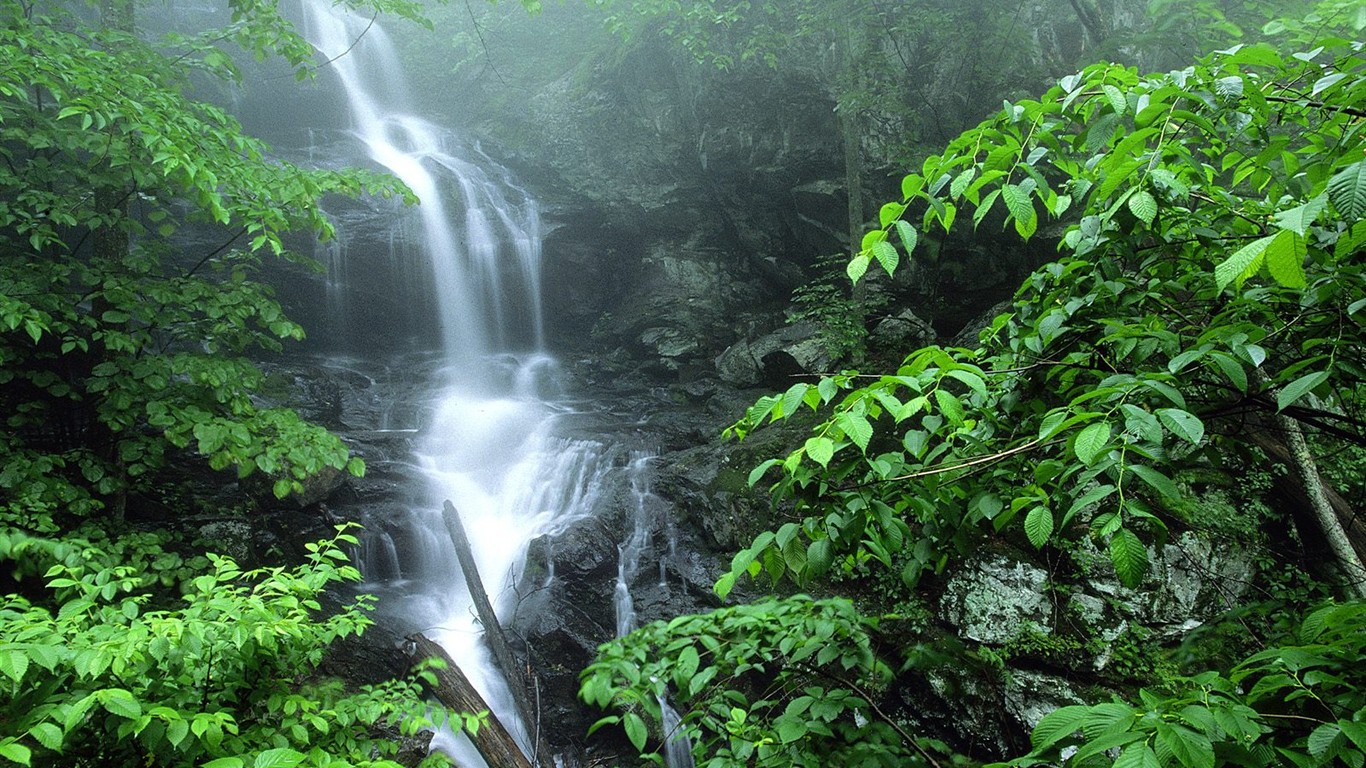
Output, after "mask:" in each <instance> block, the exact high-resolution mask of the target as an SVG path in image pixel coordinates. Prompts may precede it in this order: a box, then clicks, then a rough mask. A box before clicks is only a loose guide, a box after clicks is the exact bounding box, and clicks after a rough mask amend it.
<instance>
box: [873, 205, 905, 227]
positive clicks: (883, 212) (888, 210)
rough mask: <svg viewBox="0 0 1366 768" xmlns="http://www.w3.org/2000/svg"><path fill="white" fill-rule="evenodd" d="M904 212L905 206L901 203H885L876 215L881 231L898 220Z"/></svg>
mask: <svg viewBox="0 0 1366 768" xmlns="http://www.w3.org/2000/svg"><path fill="white" fill-rule="evenodd" d="M905 211H906V206H905V205H903V204H902V203H885V204H884V205H883V206H882V208H880V209H879V210H878V213H877V218H878V225H879V226H881V227H882V228H883V229H886V228H887V226H888V225H889V224H891V223H892V222H894V221H896V220H897V219H898V218H900V217H901V214H902V213H904V212H905Z"/></svg>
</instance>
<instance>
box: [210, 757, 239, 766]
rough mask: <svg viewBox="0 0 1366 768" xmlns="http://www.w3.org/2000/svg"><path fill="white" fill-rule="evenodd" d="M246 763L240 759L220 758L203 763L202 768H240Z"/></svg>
mask: <svg viewBox="0 0 1366 768" xmlns="http://www.w3.org/2000/svg"><path fill="white" fill-rule="evenodd" d="M244 765H246V763H243V762H242V758H240V757H220V758H218V759H217V760H211V761H209V762H207V763H204V768H242V766H244Z"/></svg>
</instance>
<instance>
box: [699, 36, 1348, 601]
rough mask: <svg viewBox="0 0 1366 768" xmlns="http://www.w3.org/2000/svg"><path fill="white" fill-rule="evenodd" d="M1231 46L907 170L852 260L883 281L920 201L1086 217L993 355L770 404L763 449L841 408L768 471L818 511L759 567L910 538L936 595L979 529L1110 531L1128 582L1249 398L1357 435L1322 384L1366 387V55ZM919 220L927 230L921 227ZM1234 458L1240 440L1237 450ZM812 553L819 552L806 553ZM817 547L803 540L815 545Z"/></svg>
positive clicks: (933, 216)
mask: <svg viewBox="0 0 1366 768" xmlns="http://www.w3.org/2000/svg"><path fill="white" fill-rule="evenodd" d="M1317 42H1318V43H1320V44H1321V45H1319V46H1318V47H1317V48H1316V49H1315V50H1313V51H1309V52H1304V53H1297V54H1294V55H1283V54H1281V53H1278V52H1277V51H1276V50H1275V49H1273V48H1272V47H1270V46H1269V45H1265V44H1259V45H1253V46H1242V47H1238V48H1236V49H1231V50H1228V51H1224V52H1220V53H1217V54H1215V55H1213V56H1211V57H1209V58H1207V59H1205V60H1203V61H1202V62H1201V63H1199V64H1198V65H1196V66H1194V67H1190V68H1187V69H1185V70H1181V71H1177V72H1173V73H1169V74H1167V75H1161V76H1153V77H1148V78H1141V77H1139V76H1138V75H1137V74H1136V73H1135V72H1133V71H1132V70H1129V69H1126V68H1123V67H1119V66H1116V65H1098V66H1095V67H1091V68H1088V69H1086V70H1084V71H1083V72H1081V73H1079V74H1078V75H1075V76H1072V77H1068V78H1064V80H1063V81H1062V83H1061V84H1060V85H1059V86H1058V87H1057V88H1054V89H1053V90H1051V91H1050V92H1049V93H1047V94H1045V95H1044V96H1043V97H1042V98H1041V99H1040V100H1038V101H1021V102H1018V103H1014V104H1007V105H1006V108H1005V109H1004V110H1003V111H1002V112H1001V113H1000V114H999V115H998V116H996V117H994V118H992V119H991V120H988V121H987V122H985V123H983V124H982V125H981V126H979V127H978V128H977V129H974V130H972V131H969V132H967V133H965V134H964V135H963V136H961V137H960V138H959V139H957V140H955V141H954V142H952V143H951V144H950V146H949V149H948V151H947V152H945V153H944V154H942V155H938V156H934V157H930V158H928V159H927V160H926V161H925V162H924V165H923V170H922V172H921V173H917V174H911V175H909V176H907V177H906V178H905V179H904V181H903V193H904V199H903V200H902V201H900V202H897V203H892V204H889V207H886V208H884V215H883V217H882V219H883V221H882V224H883V226H882V228H881V229H879V230H875V231H873V232H872V233H870V234H869V235H868V236H867V237H866V238H865V239H864V243H863V251H862V252H861V253H860V254H859V255H857V256H856V257H855V258H854V259H853V261H852V262H851V267H850V271H851V274H861V273H862V272H863V271H864V270H865V269H866V267H867V266H868V265H869V264H871V263H872V262H873V261H874V260H876V261H878V262H879V263H881V264H883V265H884V266H887V265H889V264H891V263H892V260H891V259H889V258H888V257H887V256H886V255H885V253H884V252H885V251H886V250H887V249H888V248H892V247H893V246H892V243H893V239H894V238H893V232H896V233H897V234H896V236H895V239H896V240H898V241H900V242H901V243H902V245H903V247H904V248H906V249H907V250H909V249H911V248H913V247H914V244H915V237H914V236H913V235H908V234H906V232H907V231H908V230H910V228H909V227H902V226H900V225H901V224H903V223H904V222H905V217H906V216H907V215H908V214H910V212H911V211H913V210H915V209H917V207H918V208H920V209H923V211H924V213H923V215H922V216H921V220H920V221H919V225H920V227H921V228H923V229H929V228H931V227H935V226H938V227H942V228H943V229H945V230H948V229H950V228H951V227H952V226H953V224H954V223H955V221H959V217H958V216H957V211H958V208H959V206H962V207H964V208H967V209H971V210H972V211H973V217H972V218H973V220H974V222H975V223H977V224H980V223H981V222H982V221H984V220H985V214H986V212H988V211H990V210H992V209H993V207H995V209H996V210H997V211H998V212H999V213H1000V214H1001V215H1002V216H1003V217H1004V221H1005V223H1006V224H1007V225H1012V226H1013V227H1014V228H1015V230H1016V231H1017V232H1018V233H1019V234H1020V235H1021V236H1023V237H1029V236H1031V235H1032V234H1033V233H1034V232H1035V231H1036V230H1037V229H1038V226H1039V222H1040V215H1041V212H1042V213H1043V214H1046V215H1047V214H1051V215H1053V216H1057V217H1063V216H1066V217H1067V218H1065V219H1064V221H1066V222H1068V224H1067V228H1066V232H1065V234H1064V235H1063V237H1062V245H1061V248H1062V250H1063V252H1064V255H1063V256H1062V258H1060V259H1059V260H1058V261H1056V262H1054V263H1051V264H1049V265H1047V266H1045V267H1044V268H1043V269H1041V270H1040V271H1038V272H1036V273H1035V274H1034V275H1033V276H1032V277H1031V278H1030V279H1029V280H1028V281H1027V282H1026V283H1025V285H1024V286H1023V287H1022V288H1021V289H1020V291H1019V293H1018V294H1017V296H1016V303H1015V306H1014V307H1013V308H1012V310H1011V311H1010V312H1009V313H1007V314H1004V315H1002V316H1000V317H998V318H996V320H995V321H994V322H993V323H992V324H991V325H990V326H989V327H988V328H987V329H986V330H984V331H983V332H982V335H981V338H980V346H979V347H977V348H975V349H951V350H946V349H940V348H933V347H932V348H927V349H922V350H919V351H916V352H914V353H913V354H911V355H910V356H909V357H908V358H906V360H905V362H904V364H903V365H902V366H901V367H900V368H899V369H898V370H897V371H896V372H895V374H888V375H882V376H873V377H868V376H856V375H852V374H848V375H841V376H833V377H829V378H826V379H824V380H822V381H821V382H820V383H819V384H798V385H794V387H792V388H791V389H790V390H789V391H788V392H786V393H785V394H784V395H782V396H780V397H779V396H774V397H768V398H764V399H762V400H760V401H759V403H757V404H756V405H755V406H754V407H752V408H751V409H750V410H749V411H748V412H747V414H746V415H745V418H744V419H742V420H741V421H739V422H738V423H737V424H736V425H734V426H733V427H732V428H731V433H732V434H734V435H736V436H739V437H743V436H745V435H746V434H748V433H749V432H750V431H752V430H753V429H755V428H757V427H759V426H760V425H761V424H762V423H764V422H768V421H777V420H782V419H786V418H789V417H790V416H791V415H792V414H793V413H795V412H797V411H798V410H800V409H802V408H810V409H811V410H812V411H815V412H817V413H820V414H823V415H824V416H825V420H824V421H822V422H820V423H819V424H818V425H817V426H816V427H815V428H814V430H813V436H812V437H811V438H809V439H808V440H807V441H806V443H805V445H804V446H802V447H800V448H798V449H797V450H795V451H793V452H792V453H790V454H788V455H787V456H786V457H785V458H781V459H773V460H770V461H769V462H766V463H765V464H763V465H761V466H760V467H759V468H758V469H756V473H755V474H754V475H752V479H754V480H756V481H757V480H758V479H759V478H760V477H761V476H762V475H763V473H765V472H766V471H767V470H769V469H770V468H774V467H777V468H779V469H780V471H781V476H780V479H779V480H778V482H777V484H776V485H775V492H776V493H777V494H779V495H781V496H788V497H792V498H794V499H795V500H796V502H797V504H798V507H799V509H801V510H813V511H815V512H817V513H818V514H814V515H809V516H807V517H806V518H805V519H804V521H803V523H802V524H801V525H800V526H793V528H794V529H795V530H796V532H797V534H798V535H797V536H794V537H790V538H789V539H787V540H786V541H784V542H782V543H781V544H780V543H779V542H778V541H777V539H776V538H775V537H772V536H768V535H766V536H765V537H761V538H760V539H759V540H757V541H756V542H755V543H754V545H753V546H752V547H750V548H749V549H748V550H746V552H745V553H742V555H743V557H739V558H737V560H736V563H735V565H736V566H737V567H735V568H734V569H733V571H732V574H731V576H729V577H727V579H723V580H722V582H721V583H720V584H718V592H719V593H720V594H722V595H724V594H725V593H726V592H727V591H728V589H729V588H730V585H731V584H732V583H733V580H734V579H735V578H738V577H739V576H740V575H741V574H742V573H744V571H745V570H746V568H749V569H750V570H752V571H753V572H754V573H756V574H757V573H758V569H757V568H753V567H752V566H751V564H752V563H755V562H759V563H763V564H764V566H766V567H767V566H769V565H770V564H775V563H776V564H780V565H781V566H782V567H781V568H777V567H775V568H771V569H769V570H770V573H774V572H778V573H782V572H785V573H786V574H787V575H789V576H791V577H792V578H793V579H794V580H796V581H797V582H798V583H806V582H807V581H809V580H810V579H811V578H812V577H814V576H817V575H819V574H820V573H822V572H823V571H824V570H825V569H826V568H827V567H829V566H830V564H831V563H832V562H836V561H837V560H838V557H839V556H841V555H842V554H843V553H848V552H868V553H870V554H871V555H872V556H874V557H876V558H878V559H879V560H881V561H882V562H884V563H886V564H887V565H889V566H890V564H891V559H890V557H889V556H888V555H887V553H888V552H889V551H890V550H892V549H896V548H899V547H900V546H902V544H903V542H911V544H910V546H912V547H913V551H914V553H915V558H916V559H915V561H914V562H912V563H911V564H910V565H909V566H907V567H906V568H905V571H904V575H905V577H906V578H907V580H908V581H909V582H914V581H915V580H916V579H918V578H919V577H920V575H921V574H923V573H925V572H931V571H938V570H940V569H942V568H943V567H944V565H945V563H946V562H947V559H948V558H949V557H950V556H952V555H953V554H956V553H962V552H966V551H967V550H969V549H970V548H971V547H973V546H975V544H976V542H977V541H979V540H980V539H981V537H982V536H983V535H988V534H990V533H993V532H1004V533H1008V532H1009V531H1010V530H1011V527H1012V526H1019V529H1020V530H1021V532H1022V533H1023V534H1024V536H1025V538H1026V539H1027V540H1028V541H1029V543H1031V544H1033V545H1034V546H1036V547H1042V546H1047V545H1049V544H1051V543H1053V542H1055V541H1060V540H1063V539H1066V538H1071V537H1077V536H1091V537H1094V538H1097V539H1100V540H1101V541H1102V542H1104V544H1105V547H1106V548H1107V549H1108V551H1109V553H1110V558H1111V562H1112V564H1113V566H1114V567H1115V569H1116V571H1117V572H1118V574H1119V576H1120V578H1121V580H1123V581H1124V582H1125V583H1127V584H1130V585H1134V584H1136V583H1137V582H1138V581H1139V580H1140V579H1141V578H1142V577H1143V575H1144V572H1145V571H1146V569H1147V561H1148V554H1147V549H1146V546H1145V541H1146V540H1151V539H1153V538H1156V539H1157V540H1159V541H1160V540H1161V538H1162V537H1163V535H1164V534H1165V531H1166V527H1167V520H1168V519H1169V517H1168V516H1167V515H1165V514H1164V513H1163V509H1164V508H1165V507H1166V506H1168V505H1170V504H1172V503H1173V502H1174V501H1176V500H1177V499H1179V497H1180V490H1179V487H1178V486H1177V484H1176V482H1175V480H1174V479H1173V478H1174V477H1175V476H1176V474H1177V473H1178V472H1179V471H1181V470H1182V468H1184V467H1189V466H1199V465H1201V464H1203V463H1207V462H1217V461H1218V452H1219V451H1224V450H1226V449H1227V446H1228V444H1227V443H1221V444H1220V445H1219V446H1218V448H1217V449H1216V446H1215V441H1214V440H1212V439H1211V438H1210V436H1209V433H1210V431H1211V428H1212V426H1215V425H1217V426H1220V430H1221V433H1223V434H1222V439H1225V440H1228V439H1231V440H1233V441H1238V440H1246V441H1250V439H1251V436H1250V435H1248V434H1239V433H1238V432H1237V431H1236V430H1230V429H1227V428H1225V427H1223V426H1222V425H1219V424H1218V422H1217V421H1216V420H1217V419H1218V418H1219V415H1220V414H1221V413H1225V412H1227V411H1228V410H1229V409H1230V408H1232V407H1233V406H1234V405H1235V404H1241V407H1251V408H1253V409H1260V410H1261V411H1262V412H1263V413H1268V414H1269V413H1274V412H1276V411H1281V412H1287V413H1293V414H1294V415H1295V416H1296V417H1297V418H1303V419H1307V420H1309V421H1311V422H1312V423H1316V424H1320V423H1324V419H1329V420H1330V421H1337V423H1340V424H1343V425H1344V426H1346V427H1347V428H1348V430H1350V429H1352V428H1353V427H1351V426H1349V424H1350V422H1349V421H1348V420H1347V419H1345V418H1342V417H1340V416H1333V417H1328V416H1321V415H1320V414H1324V413H1329V411H1325V410H1324V409H1321V408H1318V407H1316V406H1314V405H1312V403H1313V402H1314V401H1313V400H1312V399H1311V398H1310V395H1311V394H1314V395H1326V394H1327V393H1329V392H1330V391H1334V390H1341V389H1351V388H1353V387H1355V386H1357V385H1358V384H1360V383H1361V381H1362V373H1363V370H1364V369H1363V367H1362V361H1361V359H1360V355H1359V354H1358V351H1359V350H1360V349H1361V348H1362V341H1363V339H1362V338H1361V326H1360V324H1359V322H1357V320H1356V319H1355V314H1356V312H1357V311H1358V310H1359V309H1360V306H1359V302H1357V298H1358V297H1359V296H1361V295H1362V294H1363V293H1366V285H1364V284H1363V283H1364V282H1366V280H1364V279H1363V278H1364V276H1363V272H1362V265H1361V263H1360V260H1359V259H1354V258H1352V257H1353V256H1354V255H1355V254H1357V253H1358V252H1359V251H1360V248H1361V244H1362V243H1363V242H1364V241H1366V221H1363V220H1362V218H1361V214H1360V212H1359V211H1358V210H1357V207H1356V198H1355V187H1353V186H1351V184H1354V183H1355V182H1351V183H1347V182H1344V181H1343V179H1344V178H1349V179H1354V178H1355V176H1353V174H1354V173H1355V170H1354V169H1355V168H1356V166H1358V165H1360V164H1361V163H1362V162H1363V161H1362V160H1361V159H1360V143H1361V140H1362V134H1361V132H1362V121H1361V119H1360V111H1359V110H1358V109H1357V108H1356V107H1355V106H1354V105H1356V104H1359V103H1361V101H1362V100H1363V98H1366V78H1362V77H1361V75H1360V71H1361V68H1362V66H1363V61H1364V59H1363V53H1362V44H1361V43H1359V42H1352V41H1348V40H1344V39H1338V38H1328V37H1320V38H1319V40H1318V41H1317ZM910 231H912V232H913V231H914V230H910ZM1233 444H1234V445H1236V444H1237V443H1236V442H1235V443H1233ZM802 540H804V541H805V542H806V543H805V544H804V545H803V544H802V543H801V541H802ZM794 542H797V543H794Z"/></svg>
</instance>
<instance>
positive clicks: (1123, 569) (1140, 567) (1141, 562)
mask: <svg viewBox="0 0 1366 768" xmlns="http://www.w3.org/2000/svg"><path fill="white" fill-rule="evenodd" d="M1110 562H1111V563H1112V564H1114V566H1115V573H1116V575H1118V576H1119V580H1120V583H1122V584H1123V585H1124V586H1126V587H1129V588H1131V589H1132V588H1135V587H1137V586H1138V585H1139V584H1140V583H1142V581H1143V576H1144V575H1145V574H1147V572H1148V549H1147V547H1144V546H1143V542H1142V541H1140V540H1139V538H1138V536H1137V535H1136V534H1135V533H1134V532H1133V531H1131V530H1129V529H1128V528H1120V529H1119V530H1117V531H1115V534H1114V536H1111V537H1110Z"/></svg>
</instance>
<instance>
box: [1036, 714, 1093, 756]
mask: <svg viewBox="0 0 1366 768" xmlns="http://www.w3.org/2000/svg"><path fill="white" fill-rule="evenodd" d="M1090 711H1091V708H1090V707H1084V706H1082V705H1080V704H1073V705H1070V706H1066V707H1059V708H1058V709H1055V710H1053V711H1052V712H1049V713H1048V714H1047V715H1044V717H1043V719H1042V720H1040V721H1039V724H1038V725H1036V726H1034V730H1033V732H1031V733H1030V734H1029V743H1030V745H1031V746H1033V747H1034V750H1035V751H1041V750H1043V749H1046V748H1048V747H1050V746H1052V745H1054V744H1057V743H1058V742H1059V741H1062V740H1063V739H1065V738H1067V737H1068V736H1071V735H1072V734H1073V733H1076V732H1077V730H1079V729H1080V728H1081V724H1082V722H1083V721H1085V720H1086V716H1087V715H1088V714H1089V713H1090Z"/></svg>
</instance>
